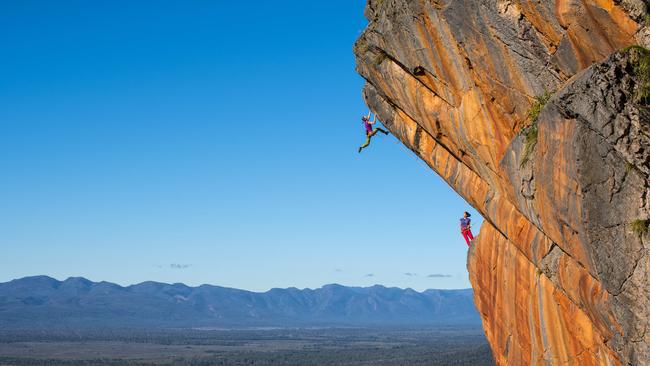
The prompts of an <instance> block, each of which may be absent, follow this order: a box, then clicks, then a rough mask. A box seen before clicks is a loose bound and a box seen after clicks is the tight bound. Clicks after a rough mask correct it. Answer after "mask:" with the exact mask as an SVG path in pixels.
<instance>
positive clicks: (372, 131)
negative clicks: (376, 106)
mask: <svg viewBox="0 0 650 366" xmlns="http://www.w3.org/2000/svg"><path fill="white" fill-rule="evenodd" d="M371 114H372V112H368V115H367V116H363V117H361V121H363V127H364V128H365V129H366V142H365V143H364V144H363V145H361V147H359V152H361V150H363V149H365V148H366V147H368V145H370V139H371V138H372V137H373V136H374V135H375V134H376V133H377V132H378V131H379V132H381V133H383V134H384V135H388V131H386V130H384V129H383V128H381V127H376V128H374V129H373V128H372V125H374V124H375V123H376V122H377V115H374V116H373V118H372V122H371V121H370V115H371Z"/></svg>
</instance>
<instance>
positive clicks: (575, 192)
mask: <svg viewBox="0 0 650 366" xmlns="http://www.w3.org/2000/svg"><path fill="white" fill-rule="evenodd" d="M646 5H647V4H645V3H644V1H642V0H636V1H634V0H628V1H612V0H556V1H550V0H542V1H525V0H491V1H489V0H439V1H436V0H411V1H408V0H382V1H378V0H370V1H369V2H368V5H367V6H366V17H367V18H368V20H369V25H368V27H367V29H366V30H365V31H364V33H363V34H362V35H361V36H360V38H359V39H358V41H357V42H356V44H355V47H354V51H355V55H356V57H357V70H358V72H359V73H360V74H361V75H362V76H363V77H364V78H365V79H366V81H367V83H366V86H365V88H364V91H363V95H364V98H365V100H366V102H367V103H368V105H369V107H370V108H371V109H372V110H373V111H374V112H375V113H377V115H378V116H379V118H380V120H381V121H382V122H383V123H384V124H385V125H386V126H387V127H388V128H389V129H390V130H391V131H392V133H393V134H394V135H395V136H397V137H398V138H399V139H400V140H401V141H402V142H403V143H404V144H405V145H406V146H408V147H409V148H410V149H411V150H412V151H413V152H415V154H417V155H418V156H419V157H420V158H421V159H422V160H423V161H425V162H426V163H427V164H428V165H429V166H430V167H431V169H432V170H434V171H435V172H436V173H437V174H438V175H440V176H441V177H442V178H443V179H444V180H445V181H446V182H447V183H448V184H449V185H450V186H451V187H452V188H453V189H454V190H456V192H458V193H459V194H460V195H461V196H462V197H463V198H465V200H467V202H468V203H469V204H471V205H472V206H473V207H474V208H475V209H476V210H478V211H479V212H480V213H481V214H482V215H483V217H484V218H485V223H484V224H483V226H482V227H481V231H480V235H479V236H478V238H477V240H476V241H475V245H474V246H473V247H472V249H471V250H470V253H469V256H468V269H469V272H470V280H471V282H472V286H473V288H474V300H475V303H476V305H477V308H478V309H479V312H480V313H481V316H482V319H483V326H484V329H485V332H486V335H487V338H488V340H489V342H490V345H491V347H492V350H493V354H494V357H495V360H496V362H497V363H498V364H499V365H650V346H649V345H650V326H649V323H650V282H649V280H648V276H649V275H650V256H649V255H648V254H649V251H650V236H649V235H648V234H647V233H641V232H639V231H638V230H637V231H634V230H632V229H631V227H632V226H631V223H633V222H635V221H636V222H637V226H638V224H639V223H641V224H643V223H645V221H639V220H647V219H648V218H650V200H649V199H648V198H649V195H648V193H649V191H650V184H649V180H648V175H649V174H650V118H649V116H650V110H648V107H647V106H645V105H643V104H644V103H643V100H642V99H641V98H640V93H641V91H640V89H641V87H640V85H642V83H643V82H642V81H641V76H640V71H639V68H638V65H639V64H640V62H641V59H642V58H643V57H644V56H647V53H646V52H645V51H643V50H638V49H631V50H623V49H624V48H625V47H627V46H629V45H632V44H642V45H646V46H647V45H648V36H647V35H648V33H649V32H648V27H645V26H643V25H642V23H643V21H644V19H645V14H646V12H647V9H646ZM546 93H548V94H550V95H551V97H550V99H549V100H548V102H546V103H544V104H543V105H542V104H539V105H538V107H539V108H538V109H539V110H540V111H539V112H540V113H539V116H538V117H537V118H536V119H535V121H536V122H534V123H533V121H532V119H533V118H530V117H529V112H530V111H531V108H532V109H534V105H535V101H536V97H538V96H541V95H544V94H546ZM527 150H528V151H527ZM641 226H642V225H641Z"/></svg>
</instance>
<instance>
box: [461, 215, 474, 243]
mask: <svg viewBox="0 0 650 366" xmlns="http://www.w3.org/2000/svg"><path fill="white" fill-rule="evenodd" d="M470 216H472V215H470V213H469V212H467V211H465V213H464V214H463V217H461V218H460V233H461V235H463V238H465V241H466V242H467V246H470V245H471V243H472V240H474V235H472V220H471V219H470V218H469V217H470Z"/></svg>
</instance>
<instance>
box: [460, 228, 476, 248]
mask: <svg viewBox="0 0 650 366" xmlns="http://www.w3.org/2000/svg"><path fill="white" fill-rule="evenodd" d="M461 233H462V234H463V238H465V241H466V242H467V246H470V242H469V241H470V240H474V235H472V230H470V229H466V230H461Z"/></svg>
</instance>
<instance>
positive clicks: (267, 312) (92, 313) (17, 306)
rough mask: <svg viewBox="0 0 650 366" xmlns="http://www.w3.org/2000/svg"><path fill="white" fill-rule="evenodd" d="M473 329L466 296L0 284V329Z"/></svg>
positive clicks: (34, 280) (474, 317) (33, 280)
mask: <svg viewBox="0 0 650 366" xmlns="http://www.w3.org/2000/svg"><path fill="white" fill-rule="evenodd" d="M431 325H441V326H457V325H477V326H478V325H480V318H479V316H478V313H477V312H476V310H475V307H474V304H473V300H472V291H471V290H470V289H466V290H427V291H424V292H417V291H414V290H412V289H399V288H386V287H383V286H373V287H367V288H360V287H345V286H341V285H326V286H323V287H322V288H319V289H316V290H311V289H304V290H299V289H296V288H288V289H272V290H270V291H267V292H264V293H256V292H250V291H244V290H237V289H231V288H225V287H218V286H209V285H202V286H199V287H189V286H185V285H183V284H172V285H170V284H165V283H158V282H144V283H141V284H138V285H133V286H128V287H122V286H119V285H116V284H113V283H108V282H99V283H96V282H91V281H89V280H87V279H85V278H69V279H67V280H65V281H57V280H55V279H53V278H50V277H46V276H37V277H26V278H22V279H18V280H14V281H11V282H6V283H0V329H5V330H6V329H22V328H31V329H33V328H45V327H47V328H52V327H62V328H93V327H116V328H117V327H119V328H124V327H127V328H128V327H132V328H143V327H155V328H158V327H260V326H262V327H285V326H286V327H293V326H431Z"/></svg>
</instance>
